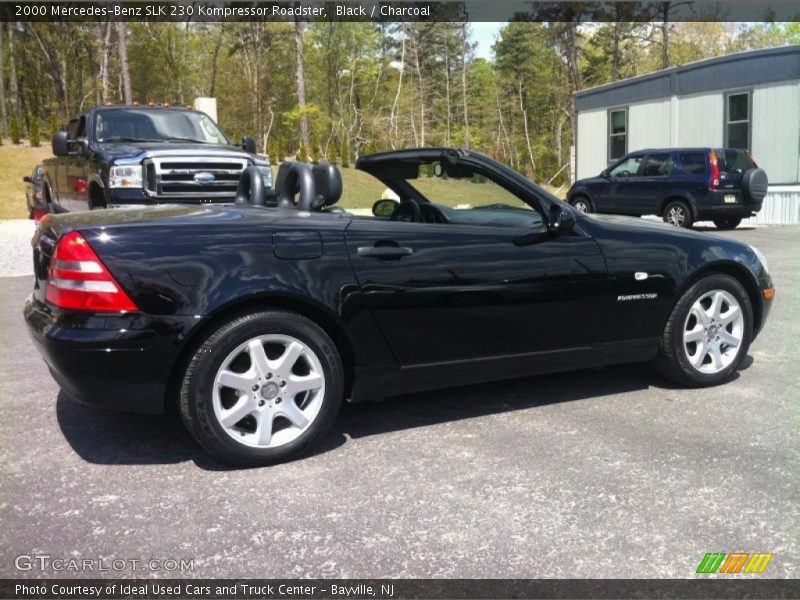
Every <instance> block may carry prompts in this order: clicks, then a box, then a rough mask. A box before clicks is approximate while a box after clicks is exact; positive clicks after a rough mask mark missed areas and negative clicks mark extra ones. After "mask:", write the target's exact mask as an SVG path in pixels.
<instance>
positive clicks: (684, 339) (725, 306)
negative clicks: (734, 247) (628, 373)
mask: <svg viewBox="0 0 800 600" xmlns="http://www.w3.org/2000/svg"><path fill="white" fill-rule="evenodd" d="M752 336H753V309H752V306H751V304H750V299H749V297H748V295H747V292H746V291H745V289H744V288H743V287H742V284H741V283H739V281H737V280H736V279H734V278H733V277H731V276H730V275H722V274H713V275H709V276H707V277H704V278H703V279H701V280H700V281H698V282H697V283H695V284H694V285H693V286H691V287H690V288H689V289H688V290H687V291H686V293H684V294H683V296H681V298H680V299H679V300H678V302H677V303H676V304H675V307H674V308H673V310H672V313H671V314H670V316H669V319H668V320H667V324H666V325H665V326H664V332H663V334H662V336H661V348H660V350H659V354H658V357H657V358H656V359H655V362H654V364H655V367H656V369H657V370H658V371H659V372H660V373H661V374H662V375H664V376H665V377H666V378H668V379H671V380H672V381H676V382H678V383H681V384H683V385H686V386H690V387H705V386H710V385H717V384H720V383H724V382H725V381H727V380H728V379H730V377H731V375H732V374H733V372H734V371H735V370H736V369H737V368H738V367H739V364H740V363H741V362H742V359H743V358H744V357H745V356H746V355H747V349H748V348H749V347H750V340H751V339H752Z"/></svg>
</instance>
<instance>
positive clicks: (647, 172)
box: [642, 153, 672, 177]
mask: <svg viewBox="0 0 800 600" xmlns="http://www.w3.org/2000/svg"><path fill="white" fill-rule="evenodd" d="M670 173H672V154H666V153H665V154H650V155H649V156H648V157H647V162H646V163H645V164H644V169H643V170H642V176H643V177H664V176H666V175H669V174H670Z"/></svg>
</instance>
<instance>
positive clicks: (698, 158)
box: [681, 152, 706, 175]
mask: <svg viewBox="0 0 800 600" xmlns="http://www.w3.org/2000/svg"><path fill="white" fill-rule="evenodd" d="M681 165H683V172H684V173H686V174H687V175H702V174H703V173H705V172H706V155H705V153H703V152H681Z"/></svg>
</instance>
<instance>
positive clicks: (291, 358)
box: [275, 342, 305, 376]
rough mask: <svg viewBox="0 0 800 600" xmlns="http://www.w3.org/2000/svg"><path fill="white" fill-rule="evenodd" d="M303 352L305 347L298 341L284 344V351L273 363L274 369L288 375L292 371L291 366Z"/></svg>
mask: <svg viewBox="0 0 800 600" xmlns="http://www.w3.org/2000/svg"><path fill="white" fill-rule="evenodd" d="M303 352H305V347H304V346H303V344H301V343H300V342H291V343H290V344H289V345H288V346H286V351H285V352H284V353H283V354H282V355H281V357H280V358H279V359H278V360H277V362H276V363H275V370H276V371H278V372H280V373H283V374H284V376H288V375H289V374H290V373H291V372H292V367H294V364H295V363H296V362H297V359H298V358H300V356H302V354H303Z"/></svg>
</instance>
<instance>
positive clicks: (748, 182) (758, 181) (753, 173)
mask: <svg viewBox="0 0 800 600" xmlns="http://www.w3.org/2000/svg"><path fill="white" fill-rule="evenodd" d="M767 186H768V181H767V173H766V172H765V171H764V169H748V170H747V171H745V172H744V175H742V192H743V193H744V196H745V198H747V199H749V200H750V201H752V202H761V201H762V200H764V196H766V195H767Z"/></svg>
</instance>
